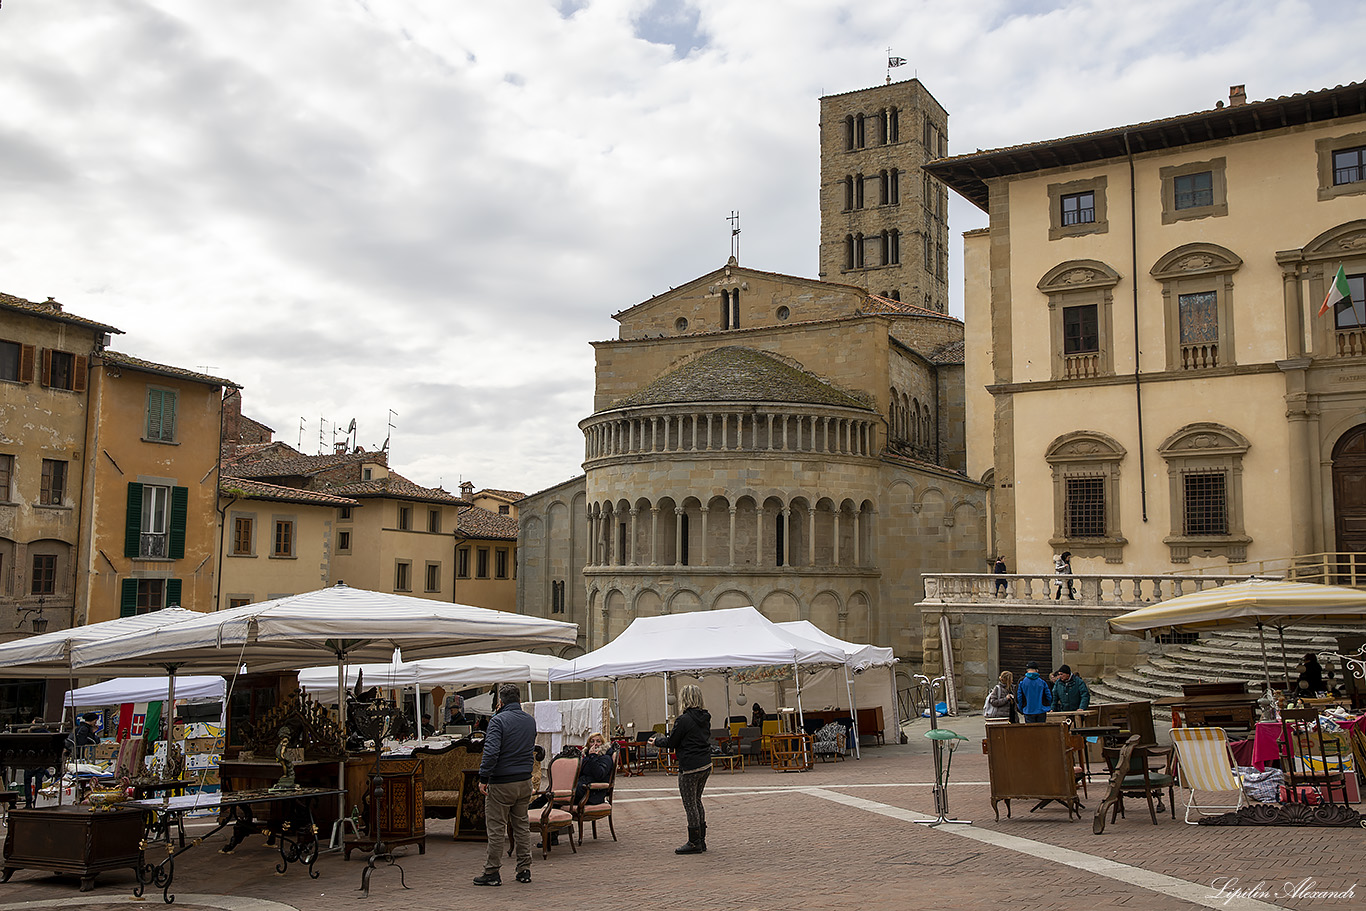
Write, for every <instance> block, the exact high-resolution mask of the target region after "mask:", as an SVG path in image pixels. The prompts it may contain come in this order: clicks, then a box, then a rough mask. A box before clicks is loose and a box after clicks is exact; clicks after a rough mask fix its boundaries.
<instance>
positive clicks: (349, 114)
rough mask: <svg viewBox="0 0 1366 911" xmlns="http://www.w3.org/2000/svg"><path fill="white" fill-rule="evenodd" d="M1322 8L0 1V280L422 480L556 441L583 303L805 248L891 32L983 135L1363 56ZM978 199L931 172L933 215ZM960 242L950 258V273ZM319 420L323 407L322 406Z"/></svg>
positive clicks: (996, 1)
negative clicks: (355, 428)
mask: <svg viewBox="0 0 1366 911" xmlns="http://www.w3.org/2000/svg"><path fill="white" fill-rule="evenodd" d="M1342 17H1343V10H1342V8H1341V6H1340V4H1337V3H1332V2H1327V0H1319V2H1308V0H1299V2H1295V0H1253V2H1245V3H1232V2H1213V3H1211V2H1195V0H1150V2H1144V3H1131V4H1116V3H1113V2H1109V0H1077V2H1067V3H1064V2H1057V3H1049V2H1030V3H1022V2H1013V3H1012V2H1006V0H984V2H975V3H971V4H967V3H961V2H954V0H919V2H910V3H908V2H905V0H864V2H860V3H857V4H854V3H844V4H834V3H830V2H826V0H789V2H784V0H746V2H744V3H735V2H733V0H500V2H498V3H485V4H478V3H457V4H452V3H449V2H448V0H366V2H363V3H362V2H356V3H353V4H350V5H342V4H337V3H331V2H324V0H311V2H301V3H294V4H287V5H282V4H278V3H271V2H265V0H245V2H239V3H234V4H205V3H197V4H185V3H178V2H171V0H109V2H105V3H102V4H97V5H95V6H93V7H92V6H91V5H89V4H87V3H80V2H76V0H43V2H35V0H15V2H13V3H12V4H11V5H10V6H6V7H4V8H3V9H0V59H4V60H5V61H6V66H5V67H4V68H3V69H0V98H3V99H4V104H3V105H0V150H2V154H0V190H3V192H4V198H5V200H6V207H5V217H4V219H3V221H2V222H0V290H3V291H6V292H9V293H12V294H20V295H23V296H25V297H29V298H34V299H39V300H41V299H43V298H44V297H46V296H48V295H52V296H54V297H56V298H58V299H59V300H62V301H63V302H64V303H65V304H66V305H67V306H68V307H69V308H70V309H71V310H72V311H74V312H76V313H79V314H82V315H85V316H90V317H92V318H95V319H99V320H103V321H107V322H111V323H113V324H115V325H118V326H120V327H121V328H123V329H125V330H126V331H127V333H128V334H127V336H125V337H123V338H121V339H120V340H119V345H120V347H121V348H122V349H124V350H127V351H129V352H131V353H135V354H138V355H139V356H143V357H148V358H151V359H154V360H161V361H166V362H169V363H173V364H178V365H183V366H187V367H192V368H193V367H212V368H213V372H216V373H219V374H221V375H226V376H229V377H231V378H233V379H234V380H236V381H237V382H239V383H242V384H243V385H244V386H245V387H246V389H245V396H246V399H245V401H246V410H247V413H249V414H251V415H253V416H256V417H258V418H260V419H261V420H263V421H265V422H266V423H267V424H270V425H271V426H273V427H275V428H276V430H277V432H278V436H279V438H281V439H284V440H286V441H288V442H290V443H297V442H298V435H299V432H298V423H299V419H300V417H303V418H305V420H306V425H307V429H306V432H305V434H304V437H305V440H304V442H305V447H306V448H312V447H315V446H316V445H317V439H318V419H319V417H320V416H321V417H325V418H326V419H328V420H329V421H336V422H338V423H340V424H342V425H343V426H344V425H345V424H346V423H347V422H348V421H349V420H350V418H352V417H356V418H357V419H358V423H359V425H360V434H359V436H360V440H361V441H362V442H363V443H367V444H371V443H378V442H380V441H382V440H383V438H384V436H385V434H386V432H387V428H386V423H387V415H388V410H389V409H391V408H392V409H393V410H394V411H396V412H398V414H399V417H398V418H397V419H396V423H397V425H398V427H397V430H396V432H395V434H394V443H393V456H394V464H395V466H396V467H397V468H398V469H399V470H401V471H404V472H405V473H407V474H409V475H410V476H412V477H413V478H414V479H415V480H417V481H419V482H423V483H432V484H434V483H437V482H438V480H440V481H442V482H444V483H445V484H446V486H447V487H453V486H454V484H455V483H457V482H458V480H459V479H460V478H461V477H468V478H471V479H472V480H473V481H474V482H475V483H476V484H477V485H480V486H493V487H500V488H520V489H524V490H528V491H530V490H535V489H538V488H540V487H544V486H547V485H549V484H552V483H555V482H558V481H560V480H562V479H564V478H567V477H570V476H572V475H574V474H576V473H577V472H578V471H579V461H580V459H581V457H582V439H581V437H580V435H579V433H578V430H577V428H576V424H577V422H578V421H579V420H580V419H581V418H582V417H584V416H586V414H587V413H588V411H589V409H590V408H591V402H592V364H593V355H592V350H591V349H590V348H589V346H588V342H589V341H591V340H594V339H603V338H610V337H612V336H613V335H614V331H615V323H614V322H613V321H612V320H611V319H610V314H611V313H613V312H616V311H618V310H622V309H625V308H626V307H629V306H631V305H633V304H635V303H637V302H639V301H640V300H642V299H645V298H647V297H649V296H650V295H651V294H655V293H659V292H661V291H665V290H667V289H668V287H669V286H671V285H679V284H682V283H683V282H685V281H688V280H689V279H691V278H693V277H695V276H696V275H698V274H700V273H702V272H704V271H706V270H709V269H712V268H715V267H716V266H717V265H719V264H720V263H721V262H723V261H724V258H725V256H726V255H727V253H728V251H729V225H728V224H727V223H726V221H725V218H726V216H727V215H728V214H729V213H730V211H731V210H733V209H738V210H739V211H740V212H741V215H742V227H743V229H744V232H743V234H742V236H741V240H742V259H743V261H744V262H745V263H746V264H747V265H753V266H755V267H758V268H763V269H771V270H775V271H784V272H793V273H796V274H802V275H814V274H815V272H816V253H817V237H818V215H817V205H816V193H817V179H818V170H817V168H818V161H819V157H818V150H817V138H818V134H817V119H818V114H819V105H818V99H819V97H820V95H822V94H825V93H834V92H844V91H849V90H852V89H857V88H862V87H865V86H869V85H874V84H877V83H879V82H881V81H882V80H883V78H884V76H885V73H886V70H885V62H886V61H885V59H884V57H885V53H886V48H887V47H888V46H891V47H892V48H893V53H895V54H897V55H899V56H903V57H906V58H907V59H908V61H909V64H908V66H907V67H906V68H902V69H901V70H898V71H897V76H898V77H899V78H904V77H906V76H909V75H911V74H912V73H914V74H916V75H918V76H919V77H920V79H921V80H922V81H923V82H924V83H925V84H926V85H927V86H928V88H929V89H930V91H931V92H933V93H934V95H935V96H936V97H937V98H938V99H939V101H940V102H941V103H942V104H943V105H944V106H945V107H946V108H947V109H948V110H949V112H950V115H951V120H950V137H951V150H952V151H967V150H971V149H975V148H990V147H996V146H1000V145H1009V144H1015V143H1019V142H1027V141H1032V140H1037V139H1044V138H1049V137H1054V136H1060V135H1066V134H1069V133H1074V132H1083V131H1088V130H1094V129H1100V128H1104V127H1108V126H1115V125H1119V124H1122V123H1129V122H1136V121H1142V120H1149V119H1153V118H1158V117H1166V116H1171V115H1173V114H1177V113H1183V112H1187V111H1192V110H1199V109H1203V108H1208V107H1211V106H1212V105H1213V103H1214V102H1215V101H1216V100H1218V99H1220V98H1224V97H1226V95H1227V90H1228V86H1229V85H1230V84H1233V83H1246V84H1247V86H1248V93H1249V97H1250V98H1253V99H1257V98H1263V97H1268V96H1273V95H1280V94H1288V93H1292V92H1299V91H1306V90H1310V89H1315V88H1321V87H1323V86H1327V85H1333V84H1337V83H1342V82H1349V81H1352V80H1354V79H1358V78H1360V77H1361V75H1362V74H1361V73H1360V72H1355V71H1354V70H1353V63H1352V61H1353V60H1354V59H1355V57H1354V54H1353V53H1352V52H1353V50H1354V49H1353V47H1352V44H1353V43H1354V41H1355V36H1354V35H1353V33H1352V31H1351V29H1349V28H1343V27H1334V26H1333V23H1335V22H1336V23H1339V25H1341V24H1342ZM982 223H984V217H983V216H982V215H981V213H980V212H977V211H976V210H975V209H973V208H972V207H970V206H967V205H965V204H963V203H961V202H960V201H955V203H954V206H953V209H952V225H951V227H952V228H953V231H954V232H955V234H956V233H957V232H959V231H961V230H965V229H968V228H971V227H974V226H977V225H980V224H982ZM957 262H958V260H957V258H956V257H955V259H954V264H955V266H954V271H955V275H954V279H953V281H954V285H955V286H958V285H959V284H960V282H961V277H960V276H958V275H957ZM323 437H324V441H325V442H329V441H330V431H325V432H324V434H323Z"/></svg>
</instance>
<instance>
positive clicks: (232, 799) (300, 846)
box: [98, 788, 344, 905]
mask: <svg viewBox="0 0 1366 911" xmlns="http://www.w3.org/2000/svg"><path fill="white" fill-rule="evenodd" d="M342 793H344V792H343V791H341V790H339V789H337V788H330V789H329V788H296V789H294V790H292V791H269V790H259V791H240V792H237V793H233V794H221V793H220V794H186V795H184V796H182V797H163V798H160V799H154V800H130V801H127V802H125V803H124V804H123V806H125V807H128V808H130V809H137V810H139V811H140V812H139V813H138V816H139V822H141V821H142V820H141V817H142V813H143V812H146V813H150V814H153V815H154V816H157V817H160V819H159V824H160V826H161V827H162V828H164V829H165V830H166V831H170V827H171V826H172V825H178V824H179V820H180V818H181V817H183V816H184V815H185V814H186V813H192V812H196V811H202V810H218V811H219V817H218V825H217V826H215V827H214V828H213V829H212V830H210V831H209V832H207V833H206V834H204V835H202V836H200V837H199V838H196V839H195V840H194V841H192V842H190V843H189V844H188V845H182V846H180V847H179V848H176V849H172V848H171V847H170V846H169V845H168V846H167V850H166V856H165V857H164V858H163V859H162V860H161V861H159V862H158V863H154V864H153V863H140V864H139V866H138V867H137V870H136V872H137V877H138V884H137V888H135V889H134V890H133V895H134V896H135V897H138V898H141V897H142V893H143V891H144V890H145V889H146V888H147V887H148V886H151V887H152V888H154V889H160V890H161V897H162V900H163V901H165V902H166V904H168V905H169V904H170V903H171V902H173V901H175V896H174V895H172V894H171V885H172V884H173V882H174V881H175V859H176V858H177V857H179V856H180V855H181V854H184V853H185V852H186V851H188V850H190V849H191V848H193V847H194V846H195V845H198V844H200V843H202V842H203V841H204V840H205V839H207V838H209V837H210V836H212V835H214V834H216V833H218V832H220V831H222V830H223V829H225V828H226V827H228V826H232V827H233V831H232V836H231V837H230V838H229V839H228V843H227V844H226V845H224V846H223V848H222V849H221V850H220V852H219V853H222V854H231V853H232V852H233V849H234V848H236V847H237V846H238V845H239V844H241V842H242V840H243V839H244V838H246V837H247V836H248V835H251V834H252V833H254V832H258V831H259V832H262V833H263V834H265V835H266V836H267V838H268V840H273V841H275V842H276V843H277V844H278V845H279V847H280V862H279V863H277V864H276V865H275V872H276V873H284V872H285V871H287V870H288V869H289V865H290V864H292V863H302V864H305V865H306V866H307V867H308V875H309V877H310V878H311V879H317V878H318V871H317V870H314V869H313V864H314V862H315V861H316V860H317V859H318V826H317V823H316V820H315V818H314V815H313V805H314V804H315V803H317V802H318V801H319V800H320V799H322V798H326V797H336V796H338V795H339V794H342ZM254 807H255V808H259V809H262V810H265V811H266V812H267V815H268V816H270V817H271V821H264V822H259V823H258V822H257V821H256V819H255V818H254V810H253V808H254ZM275 810H278V811H279V812H278V813H276V812H272V811H275ZM98 815H105V814H98ZM276 819H278V820H279V822H275V821H274V820H276ZM139 860H141V856H140V855H139Z"/></svg>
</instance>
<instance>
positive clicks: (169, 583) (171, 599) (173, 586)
mask: <svg viewBox="0 0 1366 911" xmlns="http://www.w3.org/2000/svg"><path fill="white" fill-rule="evenodd" d="M178 489H181V490H183V489H184V488H178ZM166 606H167V607H180V606H181V605H180V580H179V579H167V580H166Z"/></svg>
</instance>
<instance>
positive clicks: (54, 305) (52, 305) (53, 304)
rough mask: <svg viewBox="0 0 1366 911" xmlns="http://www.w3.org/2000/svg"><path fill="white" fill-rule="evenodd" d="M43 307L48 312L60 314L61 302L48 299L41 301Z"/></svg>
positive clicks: (51, 298)
mask: <svg viewBox="0 0 1366 911" xmlns="http://www.w3.org/2000/svg"><path fill="white" fill-rule="evenodd" d="M43 306H44V307H46V308H48V309H49V310H56V311H57V312H58V313H61V312H62V304H61V301H59V300H57V299H56V298H53V297H49V298H48V299H47V300H45V301H43Z"/></svg>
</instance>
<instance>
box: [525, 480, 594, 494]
mask: <svg viewBox="0 0 1366 911" xmlns="http://www.w3.org/2000/svg"><path fill="white" fill-rule="evenodd" d="M587 477H588V475H584V474H576V475H574V477H572V478H570V479H568V480H566V481H561V482H560V483H558V484H551V485H550V486H549V487H542V488H541V489H540V490H538V491H536V492H535V493H529V494H527V495H526V499H530V498H531V497H539V496H540V495H541V494H543V493H546V492H547V491H551V490H555V489H556V488H559V487H568V486H569V485H571V484H579V483H582V482H583V481H584V480H585V479H586V478H587Z"/></svg>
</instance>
